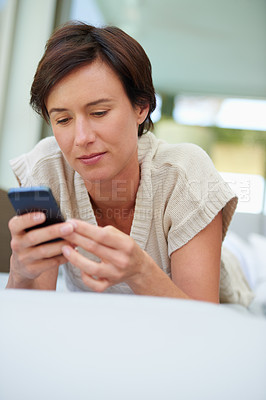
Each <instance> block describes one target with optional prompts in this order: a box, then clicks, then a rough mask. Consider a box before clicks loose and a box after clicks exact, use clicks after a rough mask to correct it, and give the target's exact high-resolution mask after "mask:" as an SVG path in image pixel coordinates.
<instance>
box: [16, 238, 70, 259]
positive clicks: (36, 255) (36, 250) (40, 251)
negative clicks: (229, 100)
mask: <svg viewBox="0 0 266 400" xmlns="http://www.w3.org/2000/svg"><path fill="white" fill-rule="evenodd" d="M64 245H69V243H68V242H67V241H65V240H64V241H63V240H62V241H60V242H54V243H47V244H41V245H39V246H35V247H28V248H26V249H24V250H23V251H22V252H20V253H19V254H17V258H18V260H19V262H20V263H21V264H23V265H27V264H31V263H34V262H36V261H39V260H45V259H49V258H53V257H57V256H61V255H62V247H63V246H64Z"/></svg>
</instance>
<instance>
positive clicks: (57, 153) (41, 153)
mask: <svg viewBox="0 0 266 400" xmlns="http://www.w3.org/2000/svg"><path fill="white" fill-rule="evenodd" d="M61 157H62V153H61V150H60V148H59V146H58V144H57V142H56V140H55V138H54V137H48V138H45V139H42V140H40V141H39V142H38V143H37V144H36V145H35V146H34V148H33V149H32V150H31V151H29V152H28V153H24V154H21V155H20V156H18V157H16V158H14V159H12V160H11V161H10V165H11V167H12V168H14V167H15V166H16V165H17V164H21V163H25V164H27V166H28V168H30V169H34V167H35V166H36V165H38V164H42V163H43V162H47V161H49V160H50V159H55V158H61Z"/></svg>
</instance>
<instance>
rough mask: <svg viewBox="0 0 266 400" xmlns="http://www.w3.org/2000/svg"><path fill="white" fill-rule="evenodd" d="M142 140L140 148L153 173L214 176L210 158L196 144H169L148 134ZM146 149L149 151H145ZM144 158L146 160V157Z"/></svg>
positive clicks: (214, 172)
mask: <svg viewBox="0 0 266 400" xmlns="http://www.w3.org/2000/svg"><path fill="white" fill-rule="evenodd" d="M145 136H146V137H145V138H143V140H142V143H141V145H142V147H141V149H142V148H145V149H146V152H148V153H149V162H150V168H151V170H152V171H154V173H158V172H160V171H161V172H163V171H164V172H167V173H170V174H171V173H174V174H176V173H177V174H178V175H185V176H187V177H189V176H191V177H193V176H194V175H195V176H197V175H200V174H202V173H203V174H204V175H205V174H216V173H217V171H216V169H215V167H214V165H213V162H212V160H211V158H210V156H209V155H208V154H207V153H206V151H205V150H203V149H202V148H201V147H199V146H198V145H196V144H193V143H177V144H169V143H167V142H165V141H163V140H160V139H157V138H156V137H155V136H154V135H153V134H151V133H149V134H146V135H145ZM147 147H148V148H149V150H147ZM146 158H148V157H147V156H146Z"/></svg>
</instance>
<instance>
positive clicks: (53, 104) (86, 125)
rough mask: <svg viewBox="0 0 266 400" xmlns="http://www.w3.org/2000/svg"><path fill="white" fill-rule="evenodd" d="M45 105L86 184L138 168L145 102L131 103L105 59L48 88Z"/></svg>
mask: <svg viewBox="0 0 266 400" xmlns="http://www.w3.org/2000/svg"><path fill="white" fill-rule="evenodd" d="M46 107H47V110H48V113H49V116H50V120H51V124H52V128H53V132H54V135H55V138H56V140H57V142H58V145H59V147H60V148H61V150H62V152H63V154H64V156H65V158H66V160H67V161H68V163H69V164H70V165H71V167H72V168H73V169H74V170H76V171H77V172H78V173H79V174H80V175H81V177H82V178H83V180H84V182H85V185H86V186H87V188H89V187H90V184H91V183H93V182H97V181H101V182H102V181H112V180H114V179H117V180H118V179H123V180H124V179H130V176H131V175H132V174H133V173H134V171H135V169H136V168H138V158H137V141H138V126H139V124H141V123H142V122H143V121H144V120H145V118H146V116H147V113H148V106H147V107H145V108H141V107H138V106H136V107H133V106H132V104H131V102H130V100H129V99H128V97H127V95H126V92H125V90H124V87H123V85H122V83H121V81H120V79H119V78H118V76H117V75H116V74H115V73H114V72H113V70H112V69H111V68H110V67H109V66H108V65H107V64H106V63H104V62H103V61H101V60H97V61H94V62H93V63H92V64H90V65H85V66H82V67H80V68H78V69H76V70H74V71H72V72H71V73H70V74H69V75H67V76H65V77H64V78H63V79H62V80H61V81H59V82H58V83H57V84H56V85H55V86H54V87H53V88H52V90H51V91H50V93H49V95H48V98H47V101H46Z"/></svg>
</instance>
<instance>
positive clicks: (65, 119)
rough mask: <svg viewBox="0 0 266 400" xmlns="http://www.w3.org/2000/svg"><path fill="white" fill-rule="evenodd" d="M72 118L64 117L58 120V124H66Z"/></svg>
mask: <svg viewBox="0 0 266 400" xmlns="http://www.w3.org/2000/svg"><path fill="white" fill-rule="evenodd" d="M69 120H70V118H62V119H59V120H57V121H56V125H60V124H61V125H65V124H67V123H68V121H69Z"/></svg>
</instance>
